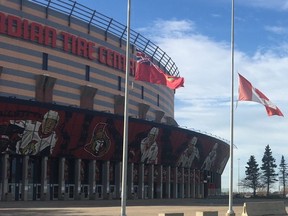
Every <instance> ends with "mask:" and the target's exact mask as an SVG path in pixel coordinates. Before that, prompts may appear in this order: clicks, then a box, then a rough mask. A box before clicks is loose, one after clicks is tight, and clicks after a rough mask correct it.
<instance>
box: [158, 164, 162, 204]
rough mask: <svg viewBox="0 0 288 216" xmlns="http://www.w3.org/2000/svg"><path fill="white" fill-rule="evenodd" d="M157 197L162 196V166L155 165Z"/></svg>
mask: <svg viewBox="0 0 288 216" xmlns="http://www.w3.org/2000/svg"><path fill="white" fill-rule="evenodd" d="M157 172H158V176H157V191H156V193H157V198H159V199H162V198H163V166H162V165H158V166H157Z"/></svg>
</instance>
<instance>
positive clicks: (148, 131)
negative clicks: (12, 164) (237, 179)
mask: <svg viewBox="0 0 288 216" xmlns="http://www.w3.org/2000/svg"><path fill="white" fill-rule="evenodd" d="M17 106H18V107H17ZM17 106H15V104H9V103H5V105H4V104H3V103H1V107H0V114H1V116H2V117H1V119H0V147H1V148H0V150H1V153H8V154H20V155H35V156H37V155H39V156H49V155H51V156H53V157H59V156H61V157H63V156H65V157H75V158H81V159H86V160H91V159H96V160H98V161H101V160H102V161H105V160H110V161H121V160H122V141H123V137H122V133H123V121H122V119H121V118H120V117H119V118H117V117H114V118H113V116H112V114H103V113H100V112H94V113H91V112H89V113H86V112H84V111H82V112H79V111H77V112H76V111H73V109H69V110H67V112H66V110H63V109H61V106H59V107H57V106H56V105H55V106H54V107H52V108H53V109H52V108H51V109H45V108H39V107H34V106H23V105H20V104H19V105H17ZM13 109H14V110H16V109H17V110H21V112H20V113H19V111H17V110H16V111H13ZM5 110H10V111H9V112H6V111H5ZM66 113H67V115H66ZM65 119H66V120H65ZM129 124H130V126H129V139H128V155H129V163H134V164H139V163H144V164H154V165H158V164H161V165H169V166H172V167H173V166H177V167H184V168H190V169H198V170H210V171H214V172H217V173H220V174H221V173H222V172H223V169H224V167H225V165H226V162H227V158H229V146H228V145H227V144H226V143H224V142H223V141H221V140H217V141H216V142H215V139H214V138H212V139H211V138H209V137H208V138H207V136H206V135H203V134H200V133H196V132H194V131H188V130H184V129H181V128H177V127H175V128H169V127H167V126H165V127H163V126H161V125H160V124H156V123H153V122H151V123H149V124H143V123H141V122H140V121H139V120H137V121H133V120H129ZM83 130H85V131H83ZM64 132H65V134H64ZM84 135H85V136H84ZM64 144H65V145H64ZM215 164H216V165H215Z"/></svg>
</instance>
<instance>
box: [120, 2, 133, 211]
mask: <svg viewBox="0 0 288 216" xmlns="http://www.w3.org/2000/svg"><path fill="white" fill-rule="evenodd" d="M130 3H131V0H127V40H126V76H125V101H124V129H123V156H122V183H121V184H122V186H121V216H126V200H127V183H126V182H127V161H128V159H127V154H128V117H129V116H128V110H129V71H130V64H129V59H130Z"/></svg>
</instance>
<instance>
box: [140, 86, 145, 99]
mask: <svg viewBox="0 0 288 216" xmlns="http://www.w3.org/2000/svg"><path fill="white" fill-rule="evenodd" d="M141 99H144V86H141Z"/></svg>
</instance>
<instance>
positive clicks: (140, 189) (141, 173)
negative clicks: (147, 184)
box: [138, 163, 144, 199]
mask: <svg viewBox="0 0 288 216" xmlns="http://www.w3.org/2000/svg"><path fill="white" fill-rule="evenodd" d="M138 183H139V185H138V197H139V199H144V164H143V163H141V164H139V181H138Z"/></svg>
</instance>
